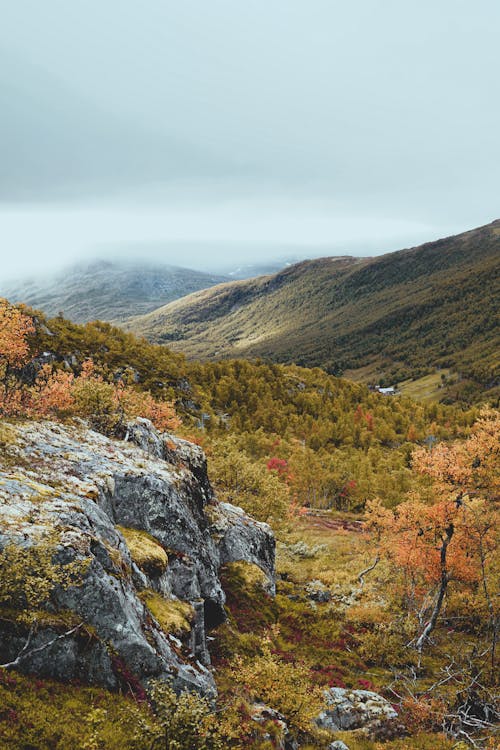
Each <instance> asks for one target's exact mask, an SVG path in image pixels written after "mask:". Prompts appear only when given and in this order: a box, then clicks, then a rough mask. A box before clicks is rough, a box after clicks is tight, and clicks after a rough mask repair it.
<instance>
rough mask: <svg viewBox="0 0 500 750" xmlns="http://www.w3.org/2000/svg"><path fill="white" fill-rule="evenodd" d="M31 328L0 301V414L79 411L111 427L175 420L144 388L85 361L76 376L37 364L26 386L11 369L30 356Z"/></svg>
mask: <svg viewBox="0 0 500 750" xmlns="http://www.w3.org/2000/svg"><path fill="white" fill-rule="evenodd" d="M34 330H35V328H34V325H33V321H32V320H31V318H30V317H28V316H27V315H25V314H24V313H23V312H22V311H21V310H19V309H18V308H17V307H14V306H13V305H10V304H9V303H8V302H7V301H5V300H0V384H1V390H0V415H3V416H29V417H32V418H37V417H55V418H62V417H68V416H83V417H86V418H88V419H89V420H90V422H91V424H93V426H95V427H97V428H98V429H102V430H104V431H105V432H112V431H113V430H115V429H116V428H117V427H118V425H119V424H120V423H122V422H124V421H125V420H126V419H130V418H133V417H138V416H142V417H146V418H148V419H150V420H151V421H152V422H153V424H154V425H155V427H157V428H158V429H159V430H173V429H176V428H177V427H178V426H179V425H180V419H179V418H178V417H177V416H176V413H175V409H174V407H173V405H172V404H171V403H169V402H166V401H157V400H155V399H154V398H153V396H152V395H151V394H150V393H148V392H141V391H138V390H135V389H133V388H132V387H130V386H127V385H125V384H124V383H123V382H122V381H121V380H119V381H118V382H116V383H114V382H108V381H106V380H105V379H104V378H103V376H102V375H101V374H100V373H98V372H97V371H96V368H95V365H94V363H93V361H92V360H91V359H87V360H85V362H84V363H83V365H82V370H81V373H80V375H78V376H77V377H75V376H74V374H73V373H72V372H65V371H62V370H55V369H53V368H52V367H51V366H50V365H48V364H46V365H43V366H42V367H41V369H40V371H39V373H38V375H37V377H36V380H35V383H34V385H33V386H32V387H30V388H28V387H27V386H23V384H22V383H21V382H20V381H19V379H18V378H17V377H16V369H18V368H20V367H22V366H23V365H25V364H27V363H28V362H29V360H30V349H29V342H28V336H29V334H32V333H33V332H34Z"/></svg>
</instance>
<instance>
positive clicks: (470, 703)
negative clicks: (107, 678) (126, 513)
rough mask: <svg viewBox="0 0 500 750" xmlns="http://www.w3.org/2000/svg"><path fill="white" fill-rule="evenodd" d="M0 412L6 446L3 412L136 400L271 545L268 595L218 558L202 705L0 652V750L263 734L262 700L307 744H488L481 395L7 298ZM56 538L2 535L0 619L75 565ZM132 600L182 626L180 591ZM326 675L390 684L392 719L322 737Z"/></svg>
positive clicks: (135, 540)
mask: <svg viewBox="0 0 500 750" xmlns="http://www.w3.org/2000/svg"><path fill="white" fill-rule="evenodd" d="M0 415H1V422H0V456H1V459H2V462H8V461H9V455H11V454H10V452H11V451H12V450H15V439H16V438H15V434H16V431H15V426H16V423H17V422H18V421H19V420H23V421H24V420H38V419H46V418H51V419H59V420H73V419H75V418H83V419H86V420H88V421H89V422H90V424H91V425H92V426H93V427H94V428H95V429H98V430H100V431H103V432H105V433H106V434H109V435H115V436H118V437H121V436H123V435H124V429H125V424H126V421H127V419H129V418H130V417H134V416H138V415H140V416H144V417H147V418H149V419H151V420H152V422H153V423H154V424H155V425H156V426H157V427H158V428H159V429H161V430H168V431H172V430H176V431H177V432H178V434H180V435H182V436H183V437H186V438H188V439H190V440H192V441H195V442H197V443H199V444H201V445H202V447H203V448H204V450H205V451H206V453H207V455H208V460H209V472H210V476H211V480H212V483H213V485H214V487H215V488H216V490H217V493H218V497H219V499H220V500H228V501H230V502H233V503H235V504H236V505H241V506H242V507H243V508H244V509H245V510H247V511H248V512H249V513H250V514H251V515H254V516H255V517H256V518H257V519H259V520H264V521H267V522H268V523H270V524H271V525H272V527H273V529H274V531H275V533H276V536H277V542H278V560H277V568H278V570H277V573H278V574H277V582H276V596H271V595H270V594H269V593H268V590H267V588H266V582H265V580H264V579H263V577H262V575H261V574H260V572H259V571H258V570H257V569H256V568H255V567H254V566H252V565H250V564H244V563H231V564H228V565H226V567H225V569H224V572H223V584H224V589H225V591H226V593H227V615H228V617H227V620H226V622H224V623H223V624H221V625H219V627H218V628H217V629H216V630H215V631H214V634H213V635H214V640H213V642H212V644H211V656H212V662H213V665H214V667H215V672H214V676H215V679H216V682H217V686H218V690H219V697H218V700H217V705H216V706H215V712H214V710H213V709H214V707H213V706H211V705H210V704H209V703H207V702H206V701H205V700H204V699H202V698H200V697H197V696H195V695H190V694H184V695H181V696H180V697H178V696H176V695H175V694H174V693H173V691H172V690H170V688H169V687H168V686H166V685H161V684H159V685H157V686H156V687H155V688H154V689H153V691H152V693H151V696H150V697H149V698H147V697H146V696H145V695H142V694H141V695H138V694H137V693H135V694H132V693H131V694H128V693H127V691H126V690H123V691H122V692H121V693H111V692H107V691H105V690H102V689H97V688H91V687H85V686H83V685H76V684H75V685H66V684H64V685H63V684H59V683H56V682H54V681H50V680H41V679H39V678H38V677H37V676H22V675H20V674H18V673H17V672H16V670H15V668H12V665H3V666H2V667H1V668H0V738H1V744H2V747H5V748H8V749H10V750H14V749H15V750H17V749H19V748H35V747H36V748H39V749H40V750H48V749H49V748H51V749H53V748H54V749H55V750H66V749H69V748H75V747H82V748H86V750H101V749H105V750H115V749H117V748H121V749H122V750H135V749H137V750H138V749H139V748H141V749H142V748H157V747H158V748H159V747H161V748H165V749H166V750H191V749H193V750H196V749H197V748H198V749H199V750H212V749H213V750H218V748H226V747H227V748H256V749H258V748H260V750H268V748H272V747H279V746H280V744H279V743H280V742H282V741H283V736H284V731H285V729H284V724H283V721H282V720H281V719H277V718H276V716H274V718H273V716H271V715H266V717H265V718H264V719H263V720H262V721H256V720H255V706H256V704H261V703H264V704H266V705H267V706H269V707H270V708H271V709H273V710H274V711H276V712H279V714H281V715H282V717H283V720H284V721H285V722H286V724H287V726H288V730H287V731H288V735H287V736H288V738H289V739H290V740H291V739H297V740H299V741H300V743H301V744H300V747H302V748H308V747H309V748H327V747H328V745H329V743H330V742H332V741H333V739H339V740H343V741H344V742H346V743H347V744H348V747H349V748H350V750H385V749H386V750H403V748H416V749H420V750H431V749H432V750H452V748H455V750H458V749H459V748H466V747H469V746H470V747H481V748H488V749H489V750H493V748H495V747H497V744H496V743H495V739H494V724H495V717H497V716H498V714H497V713H496V711H497V709H496V706H495V689H496V687H497V664H496V658H497V651H498V648H497V634H498V609H497V598H496V596H495V595H496V592H497V591H498V583H499V573H498V553H497V550H498V539H497V534H498V501H499V473H498V457H499V435H500V415H499V413H498V411H496V410H494V409H492V408H491V407H481V406H479V405H477V406H474V407H471V408H464V407H463V406H460V405H443V404H438V403H427V404H424V403H417V402H415V401H413V400H411V399H410V398H408V397H405V396H399V397H394V398H388V397H384V396H382V395H380V394H378V393H374V392H372V391H370V390H368V388H366V387H365V386H363V385H360V384H355V383H351V382H349V381H347V380H342V379H339V378H336V377H334V376H332V375H329V374H327V373H326V372H324V371H323V370H320V369H307V368H301V367H297V366H293V365H277V364H268V363H265V362H262V361H259V360H257V361H254V362H250V361H239V360H233V361H226V362H218V363H206V364H200V363H189V362H187V361H186V360H185V359H184V358H183V357H182V356H181V355H179V354H176V353H172V352H170V351H169V350H168V349H166V348H165V347H161V346H155V345H152V344H149V343H148V342H146V341H145V340H144V339H138V338H135V337H134V336H132V335H131V334H128V333H124V332H123V331H121V330H119V329H116V328H113V327H112V326H110V325H109V324H105V323H99V322H95V323H88V324H86V325H84V326H79V325H76V324H72V323H69V322H68V321H66V320H64V319H63V318H61V317H59V318H54V319H51V320H46V319H45V318H44V317H43V315H41V314H39V313H35V312H33V311H31V310H29V309H27V308H23V307H14V306H12V305H10V304H9V303H7V302H5V301H3V302H1V304H0ZM40 502H43V498H41V500H40ZM122 532H123V534H124V536H125V538H126V539H127V541H128V542H129V543H130V549H131V552H132V556H133V558H134V560H136V561H137V564H138V565H139V567H141V566H142V567H144V569H147V567H148V566H156V568H160V569H162V568H163V567H164V566H166V565H168V556H167V555H166V554H165V552H164V551H163V550H162V549H161V548H159V547H158V546H157V545H156V544H155V542H154V540H153V539H151V538H150V537H149V536H148V535H146V534H144V533H140V532H137V531H136V530H133V529H125V528H123V529H122ZM54 544H56V540H53V539H47V540H46V543H45V544H44V545H42V546H41V547H40V548H38V552H34V551H33V552H29V551H28V552H26V551H24V550H21V551H20V549H19V548H14V547H12V546H7V547H5V548H4V549H3V551H2V553H1V564H2V578H1V582H0V617H1V618H2V620H4V621H12V620H16V619H17V618H24V620H25V621H27V622H29V623H36V619H37V618H40V617H43V616H48V615H47V613H46V612H45V613H44V603H45V601H46V599H47V596H48V593H49V591H50V587H51V586H53V585H55V583H59V584H61V585H66V584H68V585H69V583H75V580H76V581H77V579H78V575H79V573H80V572H81V571H80V570H79V569H77V568H75V567H69V566H61V565H59V564H58V563H57V557H55V556H54V555H53V549H54V547H53V545H54ZM37 555H38V557H37ZM144 598H145V603H146V604H147V606H148V607H149V608H150V610H151V612H153V614H155V616H156V617H157V619H158V620H159V621H160V622H162V623H163V626H164V628H165V629H166V630H169V631H170V632H172V633H175V632H180V631H182V629H183V628H184V627H185V624H186V623H187V622H189V619H190V617H191V612H190V611H187V609H185V608H183V607H182V606H179V607H177V608H176V609H175V611H174V610H173V609H171V608H170V609H165V605H164V603H163V602H162V601H161V598H160V597H158V595H157V594H155V592H153V591H151V592H146V593H145V595H144ZM67 627H68V629H70V628H72V627H78V623H74V622H72V621H71V622H70V621H69V620H68V622H67ZM332 686H337V687H347V688H361V689H368V690H375V691H377V692H379V693H381V694H382V695H384V696H385V697H387V698H388V699H389V700H390V701H391V703H392V704H393V705H394V707H395V708H396V710H397V711H398V719H397V721H396V722H395V724H394V726H393V728H392V730H390V731H389V730H387V731H385V733H381V734H380V735H376V734H375V735H372V736H370V737H368V736H366V735H365V734H363V733H362V732H359V731H354V732H339V733H338V734H337V735H336V737H333V736H332V735H331V734H329V735H328V736H326V735H325V733H324V732H323V731H322V730H319V729H318V728H317V727H316V726H315V724H314V723H313V719H314V717H315V716H317V715H318V713H319V712H320V711H321V707H322V699H323V690H324V689H325V688H326V687H332Z"/></svg>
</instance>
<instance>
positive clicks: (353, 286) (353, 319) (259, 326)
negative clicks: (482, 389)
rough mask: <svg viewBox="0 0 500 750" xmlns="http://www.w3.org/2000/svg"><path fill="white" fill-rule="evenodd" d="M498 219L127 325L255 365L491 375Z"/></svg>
mask: <svg viewBox="0 0 500 750" xmlns="http://www.w3.org/2000/svg"><path fill="white" fill-rule="evenodd" d="M499 267H500V221H495V222H493V223H492V224H489V225H487V226H485V227H481V228H479V229H475V230H472V231H469V232H465V233H463V234H460V235H457V236H455V237H448V238H446V239H442V240H438V241H437V242H429V243H427V244H425V245H422V246H420V247H416V248H412V249H409V250H400V251H398V252H395V253H389V254H387V255H383V256H379V257H376V258H365V259H359V258H321V259H319V260H311V261H305V262H303V263H299V264H297V265H294V266H292V267H290V268H287V269H285V270H283V271H281V272H279V273H277V274H275V275H273V276H267V277H262V278H258V279H251V280H248V281H237V282H233V283H229V284H223V285H220V286H216V287H214V288H212V289H208V290H205V291H202V292H198V293H196V294H192V295H190V296H189V297H186V298H184V299H180V300H177V301H175V302H172V303H170V304H168V305H166V306H164V307H162V308H160V309H158V310H155V311H154V312H152V313H149V314H148V315H144V316H142V317H139V318H136V319H134V320H132V321H130V322H129V327H130V328H131V329H132V330H134V331H135V332H137V333H141V334H143V335H145V336H147V337H148V338H150V339H151V340H153V341H156V342H169V345H170V346H171V347H173V348H175V349H177V350H181V351H183V352H185V353H186V354H187V355H188V356H190V357H199V358H204V359H215V358H222V357H255V356H260V357H265V358H269V359H271V360H274V361H280V362H296V363H299V364H303V365H308V366H322V367H325V368H326V369H328V370H331V371H333V372H339V371H342V372H347V374H349V375H350V376H352V377H357V378H361V379H363V378H364V379H369V377H373V378H379V377H381V376H383V375H386V376H387V377H389V378H391V379H394V380H400V379H403V378H404V377H407V376H409V375H413V376H414V375H416V374H418V373H419V371H425V370H426V369H428V368H429V366H430V367H435V366H440V367H452V368H455V369H457V368H458V369H460V370H464V371H466V372H467V375H468V376H471V377H473V378H475V379H476V380H478V381H480V382H482V383H483V384H485V385H486V386H487V385H488V383H489V384H490V385H493V384H494V383H495V382H496V381H497V379H498V350H499V345H500V340H499V326H498V324H499V319H498V300H499V298H500V288H499Z"/></svg>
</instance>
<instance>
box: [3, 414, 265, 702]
mask: <svg viewBox="0 0 500 750" xmlns="http://www.w3.org/2000/svg"><path fill="white" fill-rule="evenodd" d="M16 430H17V435H16V442H15V444H14V445H13V446H11V447H10V448H9V449H8V451H7V452H6V453H5V455H4V457H3V460H2V461H1V463H0V521H1V526H0V548H4V547H5V546H6V545H7V544H9V543H14V544H16V545H22V546H23V547H26V548H29V547H32V546H34V545H37V544H40V543H41V541H42V540H43V539H46V538H47V535H50V536H51V538H52V537H55V539H56V541H55V550H56V557H57V561H58V562H59V563H61V564H62V565H66V564H68V563H70V562H75V561H77V562H78V561H80V562H81V563H82V570H83V571H84V572H83V573H82V575H81V577H80V579H79V580H78V581H77V582H76V583H75V585H70V586H56V587H55V589H54V590H53V592H52V594H51V597H50V601H49V602H48V603H47V605H46V609H47V612H46V617H45V619H44V618H43V617H42V618H41V620H40V626H39V627H38V628H37V630H36V632H34V633H32V640H31V642H30V648H29V649H27V650H26V652H25V654H24V656H23V657H22V659H21V660H20V663H19V668H20V669H22V670H24V671H26V672H35V673H38V674H40V675H45V676H52V677H55V678H58V679H78V680H82V681H84V682H90V683H98V684H101V685H104V686H106V687H109V688H116V687H118V686H119V684H120V682H122V683H123V682H125V683H127V684H131V683H134V684H135V683H137V685H138V686H142V687H143V688H147V685H148V683H149V681H150V680H151V679H153V678H155V679H170V680H173V682H174V685H175V687H176V688H177V689H179V690H181V689H183V688H190V689H196V690H198V691H200V692H202V693H203V694H205V695H213V694H214V692H215V687H214V682H213V678H212V675H211V673H210V671H209V669H208V668H207V666H208V664H209V655H208V651H207V648H206V634H207V630H208V629H210V628H211V627H215V626H216V625H218V624H219V623H220V622H222V620H223V619H224V617H225V613H224V602H225V595H224V591H223V589H222V586H221V582H220V579H219V568H220V567H221V565H223V564H224V563H226V562H230V561H234V560H246V561H248V562H252V563H254V564H256V565H258V566H259V567H260V568H261V569H262V570H263V571H264V573H266V575H267V576H268V577H269V581H270V587H271V588H272V587H273V586H274V537H273V535H272V532H271V530H270V528H269V527H268V526H267V525H266V524H262V523H258V522H256V521H254V520H253V519H251V518H249V517H248V516H246V515H245V514H244V513H243V511H241V510H240V509H239V508H235V507H234V506H230V505H227V504H225V503H224V504H220V505H218V504H217V503H216V502H215V501H214V498H213V492H212V489H211V487H210V483H209V481H208V477H207V472H206V461H205V457H204V455H203V452H202V451H201V449H200V448H199V447H198V446H193V445H191V444H190V443H187V442H186V441H183V440H180V439H178V438H176V437H173V436H170V435H160V434H158V433H157V432H156V431H155V430H154V429H153V428H152V426H151V424H150V423H149V422H147V420H137V421H135V422H134V423H133V424H130V425H128V427H127V430H126V434H125V437H126V440H123V441H116V440H110V439H108V438H106V437H104V436H103V435H101V434H99V433H96V432H93V431H92V430H89V429H88V427H87V426H86V425H85V424H84V423H83V422H82V423H79V424H78V425H76V426H74V425H73V426H63V425H61V424H58V423H51V422H39V423H35V422H29V423H26V424H24V425H20V426H17V427H16ZM120 528H121V529H122V530H123V533H122V532H121V531H120ZM127 529H134V530H139V531H140V532H144V533H147V535H148V537H147V538H148V539H149V540H152V542H150V543H153V544H156V545H160V547H161V548H162V550H164V551H165V553H166V556H165V555H164V553H163V552H162V550H160V551H161V552H162V555H163V559H164V560H165V561H166V560H167V559H168V564H167V565H166V566H165V565H159V566H154V565H149V566H148V565H147V564H144V563H143V562H141V558H140V557H137V555H136V554H134V549H133V548H132V547H131V548H130V549H129V547H128V545H127V541H126V539H127V538H128V535H127V533H126V530H127ZM136 536H137V534H136ZM129 543H130V542H129ZM144 592H155V593H156V594H157V595H158V594H159V595H160V596H161V597H162V598H163V600H165V601H166V602H167V603H168V602H175V600H176V599H181V600H184V601H187V602H189V603H190V604H191V606H192V612H193V618H192V623H191V629H190V632H189V633H188V635H187V636H186V637H184V638H183V639H182V641H181V640H179V639H178V638H177V637H176V635H174V634H172V633H169V632H168V628H166V627H165V625H164V624H163V625H162V622H160V620H161V618H160V617H159V616H158V619H157V617H156V616H155V614H154V612H153V611H152V609H151V610H150V609H149V608H148V606H147V603H148V601H149V599H148V596H145V595H144ZM0 617H1V613H0ZM68 621H71V623H72V624H73V625H75V624H76V630H74V632H72V633H71V634H69V635H67V636H65V637H63V638H57V636H58V635H60V634H61V632H67V631H68V626H67V622H68ZM0 629H1V633H0V635H1V645H0V660H1V662H2V663H5V662H7V661H11V660H13V659H15V658H16V656H17V655H18V654H19V653H20V651H21V650H22V648H23V646H24V645H25V643H26V638H27V626H26V624H25V623H24V622H23V621H16V618H12V616H8V617H7V616H3V617H1V619H0ZM48 643H50V644H51V645H49V646H47V647H46V648H43V646H44V645H45V644H48Z"/></svg>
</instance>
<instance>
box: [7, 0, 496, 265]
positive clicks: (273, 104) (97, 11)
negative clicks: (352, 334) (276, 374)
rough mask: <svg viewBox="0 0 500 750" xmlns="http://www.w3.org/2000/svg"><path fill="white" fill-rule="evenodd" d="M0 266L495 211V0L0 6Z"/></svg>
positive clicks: (433, 234)
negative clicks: (472, 0) (473, 0)
mask: <svg viewBox="0 0 500 750" xmlns="http://www.w3.org/2000/svg"><path fill="white" fill-rule="evenodd" d="M0 5H1V18H2V20H1V24H0V259H1V264H0V278H2V277H3V278H6V277H10V276H14V275H17V276H19V275H23V274H25V273H26V272H27V271H29V272H31V273H33V272H35V273H41V272H42V271H44V270H47V269H51V268H56V267H59V266H62V265H64V264H66V263H69V262H72V261H74V260H76V259H83V258H89V259H90V258H95V257H106V256H112V257H137V256H139V255H143V256H144V257H146V256H148V257H151V258H154V259H155V260H164V261H165V262H168V263H175V264H177V265H185V266H191V267H198V268H203V269H206V270H214V271H215V270H220V269H221V268H226V267H230V266H231V265H232V264H236V263H242V262H246V263H248V262H263V261H272V260H274V259H277V258H283V259H285V258H287V257H293V258H294V259H297V258H300V257H304V258H305V257H315V256H320V255H334V254H346V253H349V254H355V255H372V254H377V253H381V252H386V251H389V250H395V249H399V248H401V247H408V246H412V245H416V244H419V243H421V242H424V241H427V240H433V239H437V238H438V237H441V236H447V235H449V234H454V233H457V232H460V231H464V230H466V229H469V228H473V227H475V226H480V225H482V224H486V223H488V222H490V221H492V220H493V219H495V218H498V217H499V216H500V210H499V200H498V199H499V187H498V164H499V160H500V159H499V157H500V138H499V136H498V134H499V132H500V98H499V97H498V95H497V93H498V75H499V72H500V3H498V0H475V2H471V1H470V0H419V2H415V0H349V2H346V1H345V0H252V1H251V2H248V1H247V0H182V1H181V2H179V0H104V1H103V0H71V2H68V0H44V2H40V0H15V2H9V1H8V0H0Z"/></svg>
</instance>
